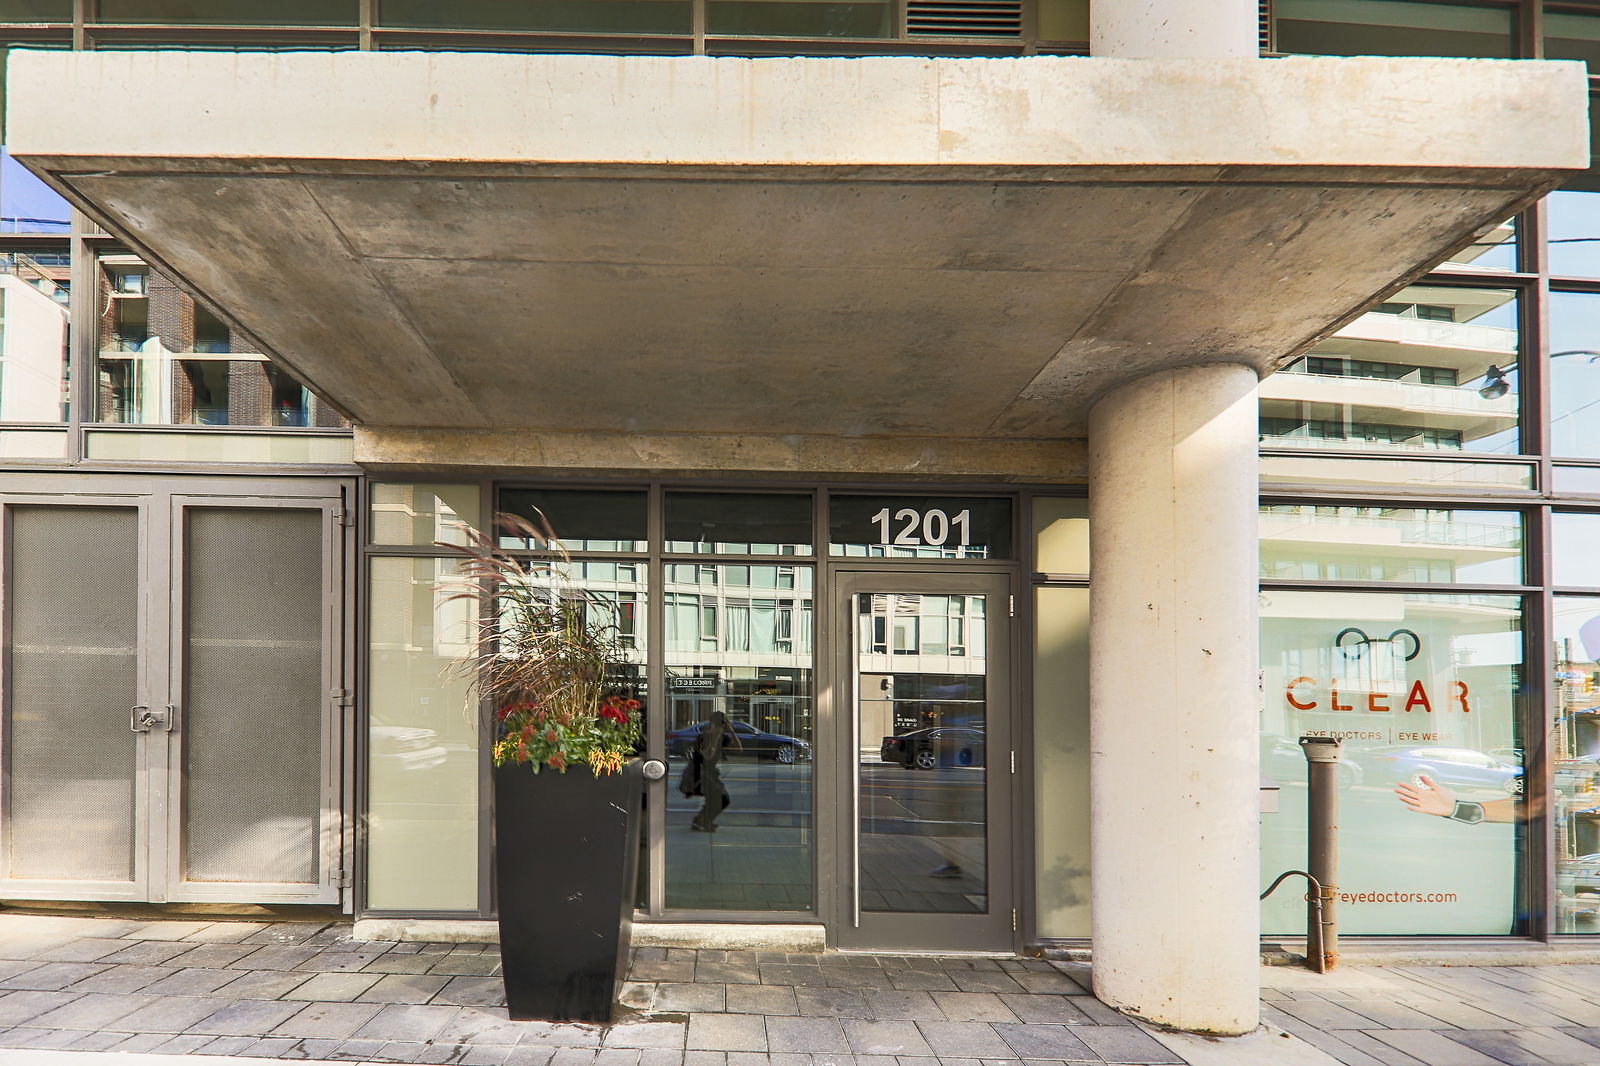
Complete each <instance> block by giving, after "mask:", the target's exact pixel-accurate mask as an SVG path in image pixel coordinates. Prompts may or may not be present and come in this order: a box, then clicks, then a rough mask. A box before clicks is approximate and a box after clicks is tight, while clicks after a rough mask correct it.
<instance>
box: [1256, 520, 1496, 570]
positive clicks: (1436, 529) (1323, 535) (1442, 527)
mask: <svg viewBox="0 0 1600 1066" xmlns="http://www.w3.org/2000/svg"><path fill="white" fill-rule="evenodd" d="M1260 529H1261V576H1262V577H1263V578H1264V579H1269V580H1271V579H1277V580H1281V581H1397V582H1405V583H1407V584H1417V583H1430V584H1434V583H1441V584H1473V585H1483V584H1505V585H1518V584H1521V583H1522V574H1523V568H1522V516H1521V515H1520V514H1519V513H1517V512H1515V511H1463V510H1442V509H1437V508H1419V507H1340V506H1323V505H1312V504H1298V503H1283V504H1265V505H1263V506H1262V508H1261V526H1260Z"/></svg>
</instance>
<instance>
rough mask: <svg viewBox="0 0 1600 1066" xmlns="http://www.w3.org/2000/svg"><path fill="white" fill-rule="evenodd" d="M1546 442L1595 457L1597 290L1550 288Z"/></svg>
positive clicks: (1598, 431) (1599, 368)
mask: <svg viewBox="0 0 1600 1066" xmlns="http://www.w3.org/2000/svg"><path fill="white" fill-rule="evenodd" d="M1550 347H1551V352H1552V354H1551V356H1550V447H1551V450H1552V451H1553V452H1554V453H1555V454H1556V455H1559V456H1564V457H1567V458H1574V459H1595V458H1600V295H1597V294H1594V293H1586V292H1552V293H1551V294H1550Z"/></svg>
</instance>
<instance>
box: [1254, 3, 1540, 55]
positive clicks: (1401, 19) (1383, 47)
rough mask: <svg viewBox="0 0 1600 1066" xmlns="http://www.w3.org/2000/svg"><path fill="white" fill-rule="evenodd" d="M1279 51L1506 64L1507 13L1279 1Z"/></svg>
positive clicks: (1511, 51)
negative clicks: (1502, 61) (1460, 58)
mask: <svg viewBox="0 0 1600 1066" xmlns="http://www.w3.org/2000/svg"><path fill="white" fill-rule="evenodd" d="M1272 10H1273V14H1274V16H1275V19H1274V23H1275V26H1276V44H1277V49H1278V51H1280V52H1290V53H1299V54H1303V55H1322V56H1464V57H1468V58H1485V59H1510V58H1512V57H1513V56H1515V55H1516V23H1515V20H1514V17H1513V12H1512V10H1511V9H1510V8H1493V7H1479V6H1476V5H1468V4H1435V3H1427V2H1421V3H1417V2H1406V0H1277V2H1276V3H1275V4H1274V5H1273V8H1272Z"/></svg>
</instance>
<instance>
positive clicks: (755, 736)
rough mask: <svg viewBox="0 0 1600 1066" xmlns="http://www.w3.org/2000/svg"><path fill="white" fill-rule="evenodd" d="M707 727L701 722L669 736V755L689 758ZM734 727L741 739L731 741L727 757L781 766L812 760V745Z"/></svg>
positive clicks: (744, 726)
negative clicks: (764, 760)
mask: <svg viewBox="0 0 1600 1066" xmlns="http://www.w3.org/2000/svg"><path fill="white" fill-rule="evenodd" d="M708 724H710V723H707V722H701V723H700V724H699V725H692V726H689V727H688V728H687V729H679V730H677V731H675V732H672V733H668V734H667V754H668V755H687V754H689V749H691V748H693V747H694V745H695V741H697V740H699V739H700V731H701V730H702V729H704V728H705V727H706V726H707V725H708ZM732 725H733V731H734V733H735V734H737V735H738V737H739V739H738V740H737V741H733V740H730V741H728V744H727V746H726V747H724V748H723V749H722V754H724V755H749V756H751V757H753V758H757V759H775V760H777V761H778V762H782V763H791V762H796V761H797V760H800V759H809V758H811V745H810V744H808V743H806V742H805V741H803V740H800V739H798V738H796V737H786V736H784V735H782V734H781V733H763V732H761V730H759V729H757V728H756V727H755V726H753V725H750V724H749V723H748V722H734V723H732Z"/></svg>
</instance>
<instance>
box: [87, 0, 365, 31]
mask: <svg viewBox="0 0 1600 1066" xmlns="http://www.w3.org/2000/svg"><path fill="white" fill-rule="evenodd" d="M69 6H70V5H69ZM360 12H361V5H360V4H359V3H358V0H100V16H99V21H100V22H112V23H124V24H129V25H158V26H162V25H174V26H175V25H206V26H354V25H355V24H356V22H357V20H358V18H359V17H360ZM69 19H70V16H69Z"/></svg>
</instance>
